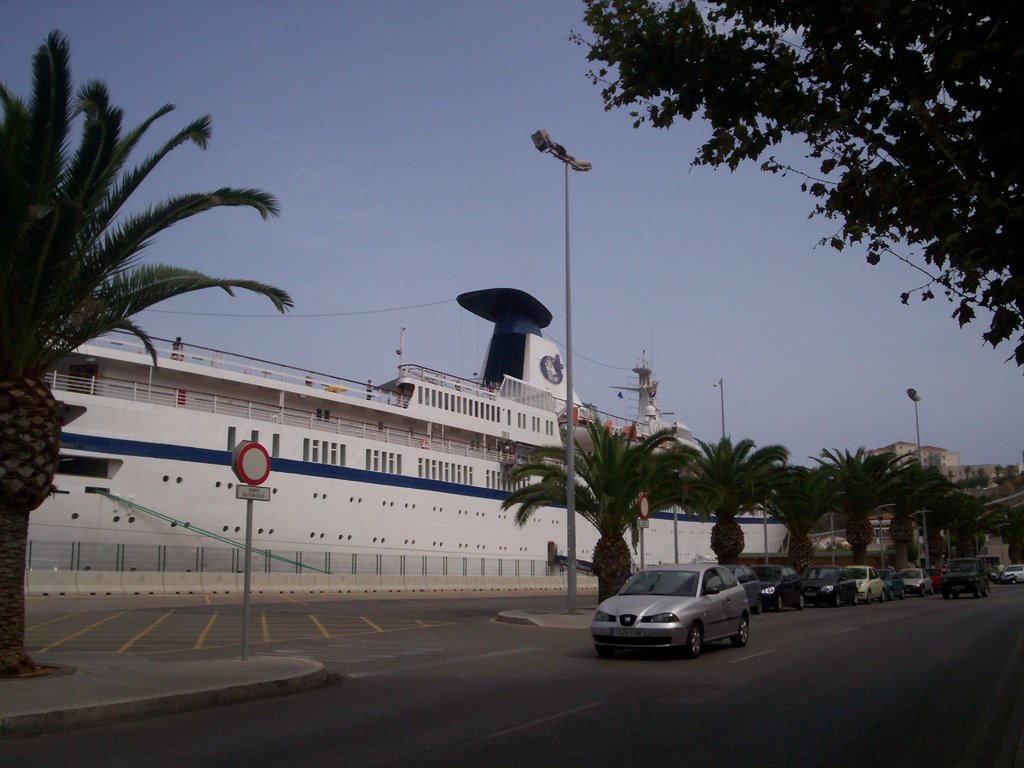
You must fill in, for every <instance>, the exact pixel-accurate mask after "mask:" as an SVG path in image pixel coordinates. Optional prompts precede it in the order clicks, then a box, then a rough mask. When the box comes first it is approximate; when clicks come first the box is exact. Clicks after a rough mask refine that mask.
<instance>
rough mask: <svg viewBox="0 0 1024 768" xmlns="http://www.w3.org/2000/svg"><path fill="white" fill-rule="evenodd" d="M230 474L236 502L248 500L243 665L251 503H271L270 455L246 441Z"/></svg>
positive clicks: (245, 642) (237, 448) (233, 454)
mask: <svg viewBox="0 0 1024 768" xmlns="http://www.w3.org/2000/svg"><path fill="white" fill-rule="evenodd" d="M231 471H232V472H234V473H235V477H237V478H238V480H239V483H240V484H239V485H237V486H235V498H236V499H245V576H244V586H243V587H242V661H245V660H246V659H248V658H249V591H250V588H249V586H250V579H251V574H252V503H253V501H270V489H269V488H261V487H260V485H262V483H264V482H265V481H266V479H267V478H268V477H269V476H270V454H269V453H267V449H266V448H264V447H263V446H262V445H260V444H259V443H254V442H251V441H249V440H243V441H242V442H240V443H239V444H238V445H236V446H235V449H234V450H233V451H232V452H231ZM241 483H244V485H242V484H241Z"/></svg>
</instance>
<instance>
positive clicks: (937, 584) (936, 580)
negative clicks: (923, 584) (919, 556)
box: [928, 568, 946, 592]
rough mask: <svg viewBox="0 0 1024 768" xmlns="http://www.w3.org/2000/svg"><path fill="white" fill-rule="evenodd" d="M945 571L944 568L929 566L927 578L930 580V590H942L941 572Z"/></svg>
mask: <svg viewBox="0 0 1024 768" xmlns="http://www.w3.org/2000/svg"><path fill="white" fill-rule="evenodd" d="M945 572H946V569H945V568H929V569H928V578H930V579H931V580H932V591H933V592H941V591H942V574H944V573H945Z"/></svg>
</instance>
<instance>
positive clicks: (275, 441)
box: [270, 432, 281, 459]
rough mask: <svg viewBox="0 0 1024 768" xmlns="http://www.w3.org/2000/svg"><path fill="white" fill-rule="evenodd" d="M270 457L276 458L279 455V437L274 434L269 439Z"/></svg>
mask: <svg viewBox="0 0 1024 768" xmlns="http://www.w3.org/2000/svg"><path fill="white" fill-rule="evenodd" d="M270 445H271V448H270V456H271V458H275V459H276V458H277V457H278V456H280V455H281V436H280V435H279V434H278V433H277V432H275V433H274V436H273V438H271V443H270Z"/></svg>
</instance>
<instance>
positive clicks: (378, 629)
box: [359, 616, 384, 632]
mask: <svg viewBox="0 0 1024 768" xmlns="http://www.w3.org/2000/svg"><path fill="white" fill-rule="evenodd" d="M359 618H360V619H362V620H363V621H365V622H366V623H367V624H369V625H370V626H371V627H373V629H375V630H376V631H377V632H383V631H384V630H383V629H381V628H380V627H378V626H377V625H376V624H374V623H373V622H372V621H370V620H369V619H368V618H366V617H365V616H360V617H359Z"/></svg>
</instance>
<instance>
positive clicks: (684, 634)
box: [590, 563, 750, 659]
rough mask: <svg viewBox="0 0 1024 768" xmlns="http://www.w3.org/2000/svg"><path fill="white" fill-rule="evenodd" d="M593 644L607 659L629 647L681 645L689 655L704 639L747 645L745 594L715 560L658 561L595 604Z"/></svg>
mask: <svg viewBox="0 0 1024 768" xmlns="http://www.w3.org/2000/svg"><path fill="white" fill-rule="evenodd" d="M590 633H591V635H592V637H593V639H594V648H595V649H596V650H597V654H598V655H599V656H602V657H605V658H608V657H611V656H614V655H615V653H616V651H619V650H628V649H633V650H636V649H653V648H680V649H682V651H683V654H684V655H685V656H686V657H688V658H691V659H692V658H696V657H697V656H699V655H700V652H701V650H702V649H703V647H704V643H706V642H708V641H711V640H725V639H726V638H728V639H729V641H730V642H731V643H732V644H733V645H734V646H735V647H737V648H742V647H743V646H745V645H746V644H747V639H748V637H749V634H750V610H749V606H748V604H747V593H746V592H745V591H744V590H743V587H742V586H740V583H739V581H737V580H736V577H735V576H733V574H732V571H729V570H727V569H726V568H722V567H721V566H720V565H718V564H717V563H690V564H687V565H658V566H654V567H650V568H645V569H644V570H642V571H638V572H637V573H635V574H633V576H632V577H631V578H630V579H629V581H627V582H626V583H625V584H624V585H623V587H622V589H621V590H619V593H618V594H617V595H615V596H614V597H610V598H608V599H607V600H605V601H604V602H602V603H601V604H600V605H599V606H597V611H596V612H595V613H594V619H593V621H592V622H591V624H590Z"/></svg>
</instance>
